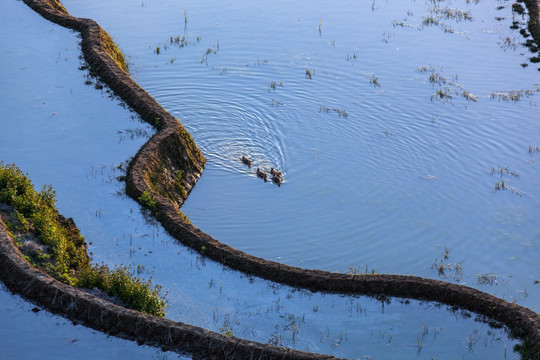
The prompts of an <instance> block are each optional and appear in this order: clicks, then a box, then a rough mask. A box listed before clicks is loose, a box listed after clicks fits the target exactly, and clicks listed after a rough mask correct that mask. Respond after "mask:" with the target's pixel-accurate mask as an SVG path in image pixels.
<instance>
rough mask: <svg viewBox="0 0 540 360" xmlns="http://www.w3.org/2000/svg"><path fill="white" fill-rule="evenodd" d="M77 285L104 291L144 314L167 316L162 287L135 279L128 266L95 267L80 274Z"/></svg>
mask: <svg viewBox="0 0 540 360" xmlns="http://www.w3.org/2000/svg"><path fill="white" fill-rule="evenodd" d="M77 285H78V286H81V287H85V288H89V289H93V288H98V289H100V290H103V291H105V292H106V293H107V294H109V295H110V296H116V297H118V298H119V299H120V300H122V301H123V302H124V303H125V304H129V305H130V306H131V307H133V308H135V309H137V310H139V311H141V312H143V313H146V314H151V315H156V316H160V317H164V316H165V310H166V308H167V302H166V300H165V299H164V298H163V297H162V296H161V286H159V285H156V286H154V287H153V286H152V281H151V280H149V281H144V280H141V279H139V278H137V277H134V276H133V272H132V271H131V270H130V269H129V268H128V267H126V266H119V267H115V269H114V270H111V269H109V267H108V266H107V265H101V266H93V267H91V268H88V269H86V270H85V271H83V272H82V273H81V274H80V276H79V281H78V283H77Z"/></svg>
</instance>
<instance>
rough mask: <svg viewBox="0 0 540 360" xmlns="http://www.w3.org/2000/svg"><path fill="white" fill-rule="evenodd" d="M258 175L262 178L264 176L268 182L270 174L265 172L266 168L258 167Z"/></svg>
mask: <svg viewBox="0 0 540 360" xmlns="http://www.w3.org/2000/svg"><path fill="white" fill-rule="evenodd" d="M257 176H258V177H260V178H263V179H264V181H265V182H266V179H267V178H268V174H266V173H265V172H264V170H261V168H257Z"/></svg>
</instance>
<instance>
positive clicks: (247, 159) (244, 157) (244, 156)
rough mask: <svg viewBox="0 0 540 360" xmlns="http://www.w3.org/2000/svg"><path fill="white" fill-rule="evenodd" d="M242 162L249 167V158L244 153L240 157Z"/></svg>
mask: <svg viewBox="0 0 540 360" xmlns="http://www.w3.org/2000/svg"><path fill="white" fill-rule="evenodd" d="M241 160H242V162H243V163H244V164H246V165H247V166H249V167H251V159H250V158H248V157H247V156H246V155H242V158H241Z"/></svg>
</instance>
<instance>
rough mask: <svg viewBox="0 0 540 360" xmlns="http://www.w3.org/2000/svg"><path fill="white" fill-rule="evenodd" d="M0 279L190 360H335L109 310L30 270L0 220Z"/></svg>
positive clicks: (54, 307) (65, 311)
mask: <svg viewBox="0 0 540 360" xmlns="http://www.w3.org/2000/svg"><path fill="white" fill-rule="evenodd" d="M0 268H1V269H2V271H0V279H1V280H2V281H3V282H4V283H5V284H6V286H7V287H8V288H10V289H13V290H15V291H16V292H18V293H20V294H22V295H23V296H24V297H26V298H28V299H30V300H32V301H34V302H36V303H38V304H40V305H42V306H44V307H45V308H47V309H48V310H50V311H52V312H54V313H57V314H61V315H62V316H64V317H66V318H68V319H70V320H72V321H73V322H74V323H81V324H83V325H85V326H88V327H91V328H94V329H97V330H100V331H104V332H105V333H108V334H111V335H114V336H118V337H121V338H126V339H130V340H136V341H137V342H138V343H139V344H147V345H153V346H159V347H161V348H162V349H163V350H171V351H176V352H179V353H189V354H190V355H192V356H193V358H194V359H200V358H205V359H306V360H307V359H321V360H322V359H336V358H335V357H333V356H329V355H321V354H314V353H308V352H303V351H298V350H292V349H286V348H283V347H278V346H274V345H270V344H262V343H258V342H253V341H249V340H245V339H240V338H235V337H229V336H225V335H221V334H217V333H215V332H212V331H209V330H206V329H203V328H200V327H197V326H192V325H187V324H184V323H181V322H175V321H172V320H169V319H164V318H160V317H157V316H152V315H147V314H143V313H140V312H138V311H135V310H130V309H126V308H124V307H121V306H118V305H114V304H112V303H110V302H108V301H106V300H103V299H102V298H100V297H97V296H95V295H92V294H89V293H87V292H84V291H82V290H79V289H77V288H74V287H72V286H69V285H66V284H63V283H61V282H59V281H58V280H56V279H54V278H52V277H51V276H49V275H47V274H45V273H43V272H41V271H40V270H38V269H36V268H35V267H33V266H32V265H30V264H29V263H28V262H27V261H26V260H25V259H24V258H23V257H22V254H21V252H20V251H19V249H18V248H17V246H16V245H15V242H14V241H13V239H12V238H11V237H10V236H9V234H8V232H7V231H6V226H5V223H4V222H3V220H2V218H1V217H0Z"/></svg>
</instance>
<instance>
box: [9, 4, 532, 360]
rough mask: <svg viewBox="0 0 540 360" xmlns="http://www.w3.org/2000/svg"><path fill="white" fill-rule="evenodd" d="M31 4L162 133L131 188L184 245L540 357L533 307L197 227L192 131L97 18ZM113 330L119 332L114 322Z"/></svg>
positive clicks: (143, 152)
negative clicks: (469, 329)
mask: <svg viewBox="0 0 540 360" xmlns="http://www.w3.org/2000/svg"><path fill="white" fill-rule="evenodd" d="M530 1H537V0H529V2H530ZM24 2H25V3H26V4H27V5H29V6H30V7H31V8H32V9H34V10H35V11H37V12H38V13H40V14H41V15H42V16H43V17H45V18H46V19H48V20H51V21H53V22H55V23H58V24H60V25H62V26H65V27H68V28H71V29H75V30H78V31H80V32H81V35H82V51H83V53H84V55H85V58H86V61H87V62H88V63H89V65H90V67H91V71H92V72H93V73H94V74H97V75H98V76H99V77H100V78H101V79H102V80H103V81H104V82H105V83H107V84H108V85H109V86H110V88H111V89H112V90H113V91H114V92H115V93H116V94H117V95H118V96H120V97H121V98H122V99H123V100H124V101H125V102H126V103H127V104H128V105H129V106H131V107H132V108H133V109H134V110H135V111H136V112H138V113H139V114H140V115H141V117H142V118H143V119H144V120H146V121H148V122H150V123H152V124H154V125H157V127H158V128H159V131H158V133H157V134H156V135H154V136H153V137H152V138H151V139H150V140H149V141H148V142H147V143H146V144H144V145H143V147H142V148H141V149H140V150H139V152H138V153H137V155H136V156H135V157H134V159H133V161H132V162H131V164H130V167H129V169H128V174H127V178H126V190H127V193H128V194H129V195H130V196H131V197H133V198H134V199H135V200H139V199H140V197H141V196H142V195H143V193H147V195H149V196H151V198H152V199H155V201H156V206H155V207H154V208H153V209H152V210H153V212H154V214H155V215H156V217H157V219H158V220H159V221H160V222H161V223H162V225H163V226H164V228H165V229H166V230H167V231H168V232H169V233H170V234H171V235H172V236H174V237H176V238H177V239H178V240H179V241H181V242H182V243H183V244H185V245H187V246H190V247H192V248H194V249H195V250H197V251H199V252H200V253H201V254H203V255H204V256H207V257H209V258H211V259H213V260H215V261H219V262H220V263H222V264H224V265H226V266H228V267H230V268H233V269H236V270H239V271H242V272H244V273H247V274H252V275H255V276H258V277H261V278H265V279H268V280H272V281H275V282H279V283H282V284H287V285H291V286H295V287H301V288H305V289H309V290H311V291H324V292H333V293H343V294H366V295H382V296H396V297H405V298H414V299H425V300H432V301H438V302H441V303H445V304H449V305H451V306H457V307H460V308H464V309H467V310H470V311H473V312H476V313H479V314H482V315H485V316H487V317H489V318H491V319H494V320H497V321H500V322H502V323H503V324H505V325H507V326H508V327H509V328H510V329H515V330H517V331H518V332H519V333H521V334H524V335H523V337H524V338H526V339H527V343H528V345H529V346H531V347H532V349H533V350H534V351H535V352H536V353H537V354H538V355H539V356H538V357H539V358H540V316H539V315H538V314H536V313H535V312H533V311H531V310H530V309H527V308H524V307H521V306H519V305H516V304H511V303H508V302H506V301H504V300H502V299H499V298H496V297H494V296H492V295H489V294H487V293H484V292H481V291H479V290H476V289H473V288H470V287H467V286H462V285H456V284H450V283H446V282H442V281H438V280H432V279H426V278H421V277H416V276H405V275H350V274H339V273H330V272H327V271H321V270H309V269H302V268H297V267H293V266H289V265H285V264H280V263H277V262H273V261H269V260H266V259H262V258H258V257H255V256H252V255H249V254H246V253H244V252H242V251H239V250H237V249H234V248H232V247H230V246H228V245H226V244H223V243H221V242H219V241H217V240H215V239H213V238H212V237H211V236H210V235H208V234H206V233H204V232H202V231H201V230H199V229H198V228H196V227H194V226H193V225H191V224H190V223H189V222H187V221H186V220H185V218H184V216H183V215H182V213H181V212H180V210H179V206H180V205H181V204H182V203H183V201H184V199H185V198H186V197H187V194H188V193H189V191H190V190H191V189H192V187H193V185H194V184H195V182H196V181H197V179H198V178H199V177H200V175H201V173H202V170H203V168H204V158H203V156H202V155H201V154H200V152H199V150H198V149H197V147H196V145H195V144H194V142H193V140H192V139H191V137H190V136H189V134H188V133H187V132H186V131H185V130H184V128H183V127H182V126H181V125H180V123H179V122H178V121H177V120H176V119H175V118H174V117H173V116H171V115H170V114H169V113H168V112H167V111H165V110H164V109H163V108H162V107H161V106H160V105H159V104H158V103H157V102H156V101H155V100H154V99H153V98H152V97H151V96H150V95H149V94H148V93H146V92H145V91H144V90H143V89H142V88H141V87H140V86H139V85H138V84H136V83H135V82H134V81H133V80H132V79H131V78H130V77H129V76H128V75H127V74H126V73H125V72H124V71H123V70H122V69H120V67H119V66H118V65H117V63H116V62H115V61H114V60H113V59H112V58H111V56H109V54H108V53H107V51H106V44H104V43H103V42H104V41H107V38H108V35H107V36H104V34H106V33H105V31H104V30H103V29H102V28H101V27H100V26H99V25H98V24H97V23H96V22H95V21H93V20H90V19H80V18H75V17H72V16H70V15H69V14H67V12H66V11H65V10H63V9H59V8H58V7H57V6H52V5H51V4H57V3H56V1H55V0H24ZM536 5H537V3H536ZM531 13H532V12H531ZM109 39H110V38H109ZM178 170H181V171H182V174H183V175H182V176H181V177H180V185H181V186H178V184H177V182H178V178H175V174H177V171H178ZM19 286H20V284H19ZM110 326H112V327H113V328H114V327H115V325H114V324H112V325H110ZM108 331H110V330H108ZM150 342H151V341H150Z"/></svg>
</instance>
